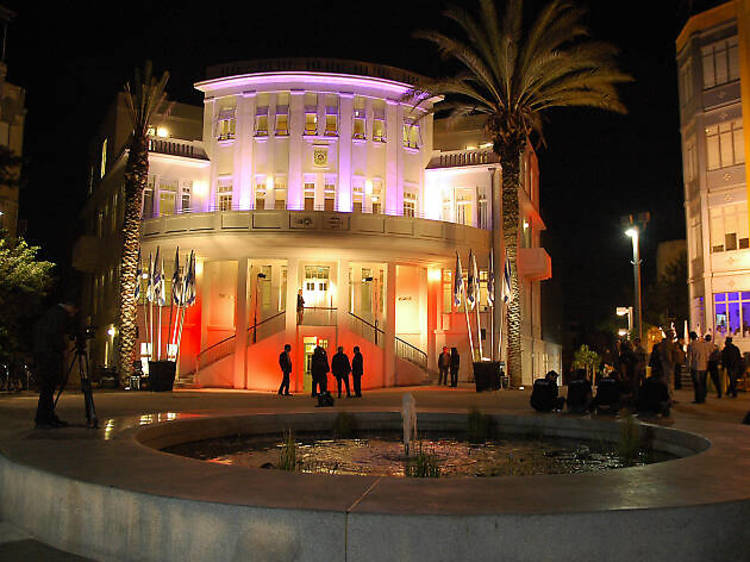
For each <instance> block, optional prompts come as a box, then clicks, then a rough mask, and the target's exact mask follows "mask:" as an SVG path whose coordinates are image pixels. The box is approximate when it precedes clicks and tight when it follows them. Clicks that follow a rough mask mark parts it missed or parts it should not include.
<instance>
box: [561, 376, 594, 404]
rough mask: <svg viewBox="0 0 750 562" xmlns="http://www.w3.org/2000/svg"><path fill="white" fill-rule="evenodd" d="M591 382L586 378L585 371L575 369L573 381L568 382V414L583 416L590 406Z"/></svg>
mask: <svg viewBox="0 0 750 562" xmlns="http://www.w3.org/2000/svg"><path fill="white" fill-rule="evenodd" d="M591 398H592V393H591V382H590V381H589V379H588V378H586V369H576V370H575V372H574V373H573V379H572V380H570V381H569V382H568V398H567V400H566V401H565V402H566V403H567V405H568V412H570V413H572V414H585V413H586V412H588V410H589V405H590V404H591Z"/></svg>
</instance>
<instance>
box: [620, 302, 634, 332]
mask: <svg viewBox="0 0 750 562" xmlns="http://www.w3.org/2000/svg"><path fill="white" fill-rule="evenodd" d="M616 313H617V316H627V317H628V329H627V330H625V332H626V334H631V335H632V333H633V307H632V306H618V307H617V311H616ZM618 334H619V335H621V336H622V335H623V334H620V333H619V331H618Z"/></svg>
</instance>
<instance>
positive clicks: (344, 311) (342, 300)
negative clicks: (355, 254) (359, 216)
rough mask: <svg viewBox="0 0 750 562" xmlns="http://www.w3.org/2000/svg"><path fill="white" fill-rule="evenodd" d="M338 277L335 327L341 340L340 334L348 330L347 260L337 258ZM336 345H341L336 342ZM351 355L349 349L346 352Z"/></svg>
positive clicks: (348, 284) (348, 285)
mask: <svg viewBox="0 0 750 562" xmlns="http://www.w3.org/2000/svg"><path fill="white" fill-rule="evenodd" d="M336 270H337V272H338V276H337V279H336V325H337V328H338V338H339V341H340V339H341V333H342V331H343V330H346V329H347V328H348V322H349V291H350V279H349V260H344V259H341V258H339V260H338V262H336ZM336 344H337V345H341V344H340V343H339V342H336ZM347 353H348V354H349V355H351V349H349V350H347Z"/></svg>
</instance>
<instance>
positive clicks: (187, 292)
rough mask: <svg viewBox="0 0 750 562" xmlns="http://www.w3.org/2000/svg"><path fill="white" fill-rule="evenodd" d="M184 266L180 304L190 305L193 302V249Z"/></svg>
mask: <svg viewBox="0 0 750 562" xmlns="http://www.w3.org/2000/svg"><path fill="white" fill-rule="evenodd" d="M186 268H187V271H186V273H185V278H184V288H183V290H182V306H192V304H193V303H194V302H195V250H190V257H189V258H188V263H187V266H186Z"/></svg>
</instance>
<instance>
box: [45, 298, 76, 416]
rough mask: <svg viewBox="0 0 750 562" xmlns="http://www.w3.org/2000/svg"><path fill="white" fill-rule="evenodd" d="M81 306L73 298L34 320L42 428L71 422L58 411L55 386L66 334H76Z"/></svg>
mask: <svg viewBox="0 0 750 562" xmlns="http://www.w3.org/2000/svg"><path fill="white" fill-rule="evenodd" d="M76 312H78V309H77V308H76V306H75V305H74V304H73V303H71V302H70V301H69V300H67V301H66V302H61V303H58V304H56V305H55V306H53V307H52V308H50V309H49V310H47V312H45V313H44V314H43V315H42V317H41V318H40V319H39V320H38V321H37V322H36V324H34V361H35V363H36V378H37V381H38V382H39V403H38V405H37V410H36V417H35V418H34V421H35V422H36V426H37V427H38V428H45V429H49V428H53V427H62V426H65V425H68V424H67V423H65V422H64V421H62V420H61V419H60V418H58V417H57V415H56V414H55V401H54V396H55V388H57V386H58V385H59V384H60V383H61V381H62V377H63V371H64V369H65V367H64V365H63V361H64V356H65V349H66V348H67V342H66V336H68V335H71V334H72V319H73V317H74V316H75V314H76Z"/></svg>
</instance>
